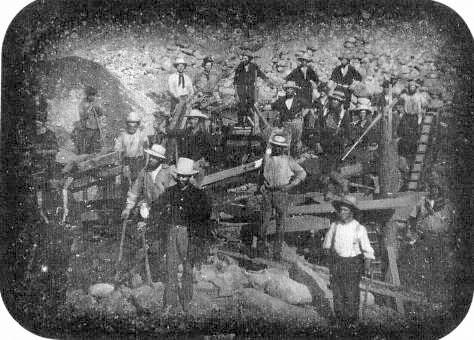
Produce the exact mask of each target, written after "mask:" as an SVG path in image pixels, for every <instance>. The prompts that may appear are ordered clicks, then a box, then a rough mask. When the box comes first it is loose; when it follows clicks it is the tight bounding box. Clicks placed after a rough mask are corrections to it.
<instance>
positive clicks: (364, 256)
mask: <svg viewBox="0 0 474 340" xmlns="http://www.w3.org/2000/svg"><path fill="white" fill-rule="evenodd" d="M332 205H333V206H334V209H335V210H336V212H337V213H338V215H339V220H338V221H336V222H334V223H332V224H331V226H330V227H329V231H328V232H327V234H326V237H325V239H324V242H323V248H324V249H327V250H328V251H329V252H330V254H329V256H330V268H329V271H330V274H331V278H330V284H331V290H332V292H333V299H334V314H335V317H336V320H337V321H338V322H340V323H341V325H342V326H345V327H347V326H351V325H353V324H354V322H356V321H357V319H358V314H359V302H360V289H359V284H360V281H361V278H362V274H363V272H364V270H365V273H366V274H370V263H371V260H373V259H375V257H374V250H373V248H372V246H371V245H370V241H369V238H368V236H367V230H366V229H365V227H364V226H363V225H361V224H360V223H359V222H358V221H356V220H355V219H354V215H355V214H356V213H357V212H358V211H359V208H358V207H357V201H356V198H355V197H353V196H345V197H344V198H342V199H340V200H334V201H333V202H332Z"/></svg>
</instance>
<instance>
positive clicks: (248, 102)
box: [237, 86, 257, 126]
mask: <svg viewBox="0 0 474 340" xmlns="http://www.w3.org/2000/svg"><path fill="white" fill-rule="evenodd" d="M237 94H238V96H239V102H238V104H237V105H238V113H237V116H238V117H237V118H238V125H239V126H245V125H247V123H248V122H247V121H246V117H247V116H251V110H252V108H253V106H254V104H255V102H256V98H257V95H256V89H255V87H253V86H241V87H238V88H237Z"/></svg>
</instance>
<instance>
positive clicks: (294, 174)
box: [252, 134, 306, 261]
mask: <svg viewBox="0 0 474 340" xmlns="http://www.w3.org/2000/svg"><path fill="white" fill-rule="evenodd" d="M288 147H289V145H288V138H287V137H286V136H285V135H282V134H275V135H273V136H272V137H271V138H270V148H269V149H268V150H267V152H266V154H265V157H264V163H263V164H264V165H263V175H262V178H261V180H262V185H261V187H260V191H261V192H262V194H263V207H262V212H263V218H262V225H261V229H260V235H259V238H260V241H261V243H262V244H261V246H259V247H258V248H259V249H261V250H262V251H264V252H267V251H268V242H267V231H268V227H269V223H270V217H271V216H272V214H273V208H275V210H276V239H275V245H274V247H273V257H274V259H275V260H277V261H279V260H281V256H282V249H283V241H284V235H285V229H286V216H287V212H288V205H289V201H288V191H289V190H290V189H292V188H293V187H295V186H297V185H298V184H299V183H300V182H301V181H303V180H304V179H305V178H306V172H305V171H304V169H303V168H302V167H301V166H300V165H299V164H298V163H297V162H296V161H295V160H294V159H293V158H292V157H291V156H289V155H288ZM252 247H253V248H254V249H255V247H257V245H256V244H255V241H254V242H253V244H252Z"/></svg>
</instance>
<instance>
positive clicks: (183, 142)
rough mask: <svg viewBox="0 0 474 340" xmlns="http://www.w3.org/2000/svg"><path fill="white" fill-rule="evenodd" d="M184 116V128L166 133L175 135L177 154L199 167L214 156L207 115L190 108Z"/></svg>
mask: <svg viewBox="0 0 474 340" xmlns="http://www.w3.org/2000/svg"><path fill="white" fill-rule="evenodd" d="M185 118H186V128H185V129H184V130H180V129H175V130H174V131H170V132H169V133H168V135H169V136H175V137H177V143H178V154H179V155H180V156H182V157H185V158H190V159H192V160H193V161H194V162H196V163H197V164H199V165H198V166H197V167H199V168H201V167H202V166H203V165H205V164H208V163H209V162H210V161H213V160H214V158H215V156H214V154H213V152H212V151H213V147H212V140H211V135H210V134H209V133H208V132H207V128H206V122H207V121H208V120H209V117H208V116H206V115H205V114H203V113H202V112H201V111H200V110H198V109H192V110H191V111H190V112H189V114H187V115H186V116H185Z"/></svg>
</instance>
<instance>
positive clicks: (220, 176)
mask: <svg viewBox="0 0 474 340" xmlns="http://www.w3.org/2000/svg"><path fill="white" fill-rule="evenodd" d="M262 162H263V159H262V158H261V159H258V160H256V161H254V162H250V163H247V164H244V165H240V166H237V167H235V168H230V169H226V170H223V171H219V172H215V173H213V174H209V175H207V176H204V178H203V179H202V181H201V183H200V185H201V186H203V187H204V186H206V185H210V184H214V183H217V182H220V181H223V180H225V179H227V178H231V177H236V176H240V175H243V174H245V173H248V172H250V171H255V170H258V169H259V168H260V167H261V166H262Z"/></svg>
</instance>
